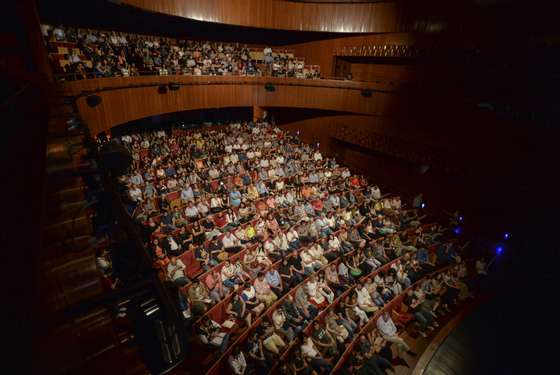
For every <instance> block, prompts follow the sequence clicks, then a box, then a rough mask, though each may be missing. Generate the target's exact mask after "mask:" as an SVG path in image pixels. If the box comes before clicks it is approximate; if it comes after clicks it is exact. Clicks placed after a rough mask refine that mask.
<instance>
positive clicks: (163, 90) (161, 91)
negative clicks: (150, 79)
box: [157, 86, 167, 94]
mask: <svg viewBox="0 0 560 375" xmlns="http://www.w3.org/2000/svg"><path fill="white" fill-rule="evenodd" d="M157 92H158V94H167V86H159V87H158V89H157Z"/></svg>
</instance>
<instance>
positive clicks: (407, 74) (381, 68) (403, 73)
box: [350, 63, 422, 82]
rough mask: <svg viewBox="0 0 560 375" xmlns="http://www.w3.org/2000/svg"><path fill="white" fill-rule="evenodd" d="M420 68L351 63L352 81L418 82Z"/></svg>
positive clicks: (420, 75) (420, 74)
mask: <svg viewBox="0 0 560 375" xmlns="http://www.w3.org/2000/svg"><path fill="white" fill-rule="evenodd" d="M421 68H422V67H421V66H416V65H390V64H362V63H352V64H351V65H350V71H351V72H352V79H355V80H357V81H376V80H387V81H394V82H419V81H420V80H421V77H422V72H421Z"/></svg>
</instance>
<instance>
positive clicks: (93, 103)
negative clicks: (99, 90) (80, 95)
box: [86, 95, 101, 108]
mask: <svg viewBox="0 0 560 375" xmlns="http://www.w3.org/2000/svg"><path fill="white" fill-rule="evenodd" d="M86 103H87V104H88V105H89V106H90V107H92V108H93V107H97V106H98V105H99V104H100V103H101V97H100V96H98V95H89V96H87V97H86Z"/></svg>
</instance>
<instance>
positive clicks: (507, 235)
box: [504, 232, 510, 240]
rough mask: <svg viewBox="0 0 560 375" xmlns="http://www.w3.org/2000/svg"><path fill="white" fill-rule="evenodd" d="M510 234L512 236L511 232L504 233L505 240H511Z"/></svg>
mask: <svg viewBox="0 0 560 375" xmlns="http://www.w3.org/2000/svg"><path fill="white" fill-rule="evenodd" d="M509 236H510V234H509V232H505V233H504V240H509Z"/></svg>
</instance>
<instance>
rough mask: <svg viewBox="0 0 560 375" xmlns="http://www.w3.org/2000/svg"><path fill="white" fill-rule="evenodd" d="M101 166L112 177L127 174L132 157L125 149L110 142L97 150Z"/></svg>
mask: <svg viewBox="0 0 560 375" xmlns="http://www.w3.org/2000/svg"><path fill="white" fill-rule="evenodd" d="M99 158H100V159H101V160H100V161H101V164H102V166H103V167H104V168H105V169H107V170H109V171H110V172H111V174H113V175H114V176H121V175H123V174H125V173H127V172H128V168H130V165H131V164H132V156H131V155H130V152H129V151H128V149H127V148H126V147H124V146H123V145H121V144H119V143H117V142H114V141H111V142H107V143H105V144H103V146H101V149H100V150H99Z"/></svg>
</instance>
